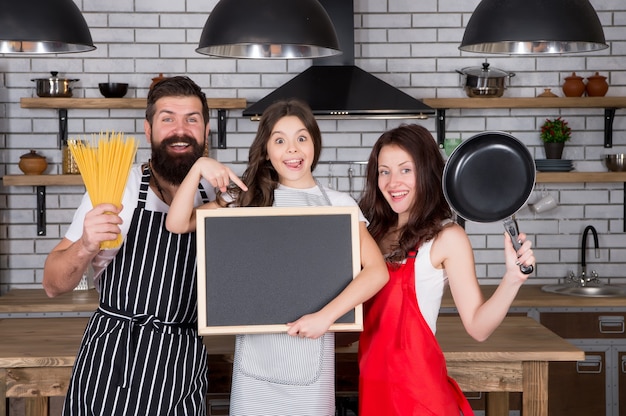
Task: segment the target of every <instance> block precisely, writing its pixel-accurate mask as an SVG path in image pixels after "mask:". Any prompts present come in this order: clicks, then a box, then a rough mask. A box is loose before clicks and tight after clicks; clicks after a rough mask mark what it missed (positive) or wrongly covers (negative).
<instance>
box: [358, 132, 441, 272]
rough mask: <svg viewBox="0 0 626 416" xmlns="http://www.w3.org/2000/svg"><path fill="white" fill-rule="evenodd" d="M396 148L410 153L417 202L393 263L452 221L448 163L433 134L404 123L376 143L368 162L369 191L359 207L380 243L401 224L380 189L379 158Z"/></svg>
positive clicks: (393, 255)
mask: <svg viewBox="0 0 626 416" xmlns="http://www.w3.org/2000/svg"><path fill="white" fill-rule="evenodd" d="M390 145H396V146H398V147H400V148H402V149H403V150H404V151H406V152H407V153H408V154H409V155H410V156H411V157H412V158H413V162H414V164H415V187H416V189H415V191H416V193H415V200H414V203H413V205H412V206H411V207H410V213H409V221H408V223H407V224H406V225H405V226H404V227H403V228H402V229H401V230H400V232H399V241H398V245H397V247H396V246H394V247H392V251H393V253H385V254H391V255H390V257H389V260H390V261H401V260H403V259H405V258H406V257H407V255H408V253H409V252H410V251H412V250H414V249H415V247H416V246H417V245H418V244H419V243H420V242H423V241H427V240H430V239H432V238H433V237H435V236H436V235H437V233H439V231H441V228H442V222H443V221H444V220H445V219H448V218H452V210H451V209H450V206H449V205H448V203H447V201H446V199H445V197H444V194H443V189H442V186H441V179H442V176H443V168H444V165H445V162H444V160H443V157H442V156H441V153H440V151H439V147H438V146H437V143H436V142H435V139H434V138H433V136H432V135H431V134H430V132H429V131H428V130H427V129H426V128H424V127H422V126H419V125H417V124H402V125H401V126H399V127H397V128H395V129H392V130H389V131H387V132H385V133H383V134H382V135H381V136H380V138H379V139H378V140H377V141H376V143H375V144H374V147H373V148H372V152H371V154H370V157H369V161H368V163H367V177H366V183H365V191H364V193H363V196H362V197H361V200H360V202H359V206H360V207H361V210H362V211H363V214H364V215H365V217H366V218H367V219H369V221H370V225H369V227H368V228H369V231H370V233H371V234H372V236H373V237H374V239H375V240H376V241H377V242H380V241H381V240H382V239H383V237H384V236H385V235H386V234H387V233H388V232H389V231H390V230H391V229H392V228H394V227H395V226H396V225H397V221H398V214H396V213H395V212H394V211H393V210H392V209H391V207H390V206H389V204H388V203H387V200H386V199H385V197H384V196H383V194H382V192H381V191H380V189H378V156H379V154H380V151H381V150H382V148H383V147H385V146H390Z"/></svg>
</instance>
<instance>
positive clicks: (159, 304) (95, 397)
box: [43, 76, 239, 416]
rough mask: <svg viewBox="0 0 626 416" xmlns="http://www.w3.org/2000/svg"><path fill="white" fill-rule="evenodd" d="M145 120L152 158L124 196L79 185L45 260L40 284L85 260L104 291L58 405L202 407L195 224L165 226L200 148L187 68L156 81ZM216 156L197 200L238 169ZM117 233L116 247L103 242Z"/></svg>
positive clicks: (54, 281) (200, 123) (79, 271)
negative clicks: (85, 191)
mask: <svg viewBox="0 0 626 416" xmlns="http://www.w3.org/2000/svg"><path fill="white" fill-rule="evenodd" d="M144 128H145V133H146V138H147V140H148V142H149V143H150V145H151V148H152V155H151V160H149V161H147V162H146V163H144V164H141V165H136V166H134V167H133V168H132V169H131V173H130V175H129V178H128V182H127V185H126V188H125V191H124V196H123V200H122V207H117V206H115V205H113V204H101V205H98V206H95V207H93V206H92V205H91V202H90V200H89V197H88V195H85V196H84V197H83V200H82V202H81V205H80V207H79V208H78V209H77V211H76V213H75V214H74V219H73V220H72V223H71V225H70V227H69V229H68V230H67V232H66V234H65V237H64V238H63V239H62V240H61V241H60V242H59V244H58V245H57V246H56V247H55V248H54V249H53V250H52V251H51V252H50V254H49V255H48V258H47V259H46V263H45V266H44V276H43V287H44V289H45V291H46V293H47V294H48V296H50V297H54V296H57V295H60V294H62V293H65V292H69V291H71V290H73V289H74V288H75V287H76V286H77V285H78V284H79V282H80V280H81V278H82V276H83V274H84V273H85V272H86V270H87V269H88V268H90V267H91V268H92V269H93V274H94V282H95V286H96V288H97V290H98V292H99V298H100V305H99V307H98V309H97V310H96V311H95V313H94V314H93V316H92V317H91V319H90V320H89V323H88V325H87V328H86V330H85V334H84V336H83V340H82V343H81V347H80V350H79V352H78V356H77V358H76V362H75V364H74V369H73V371H72V377H71V380H70V385H69V389H68V393H67V396H66V398H65V404H64V409H63V414H64V415H107V416H111V415H124V416H126V415H131V414H134V415H165V414H167V415H172V416H174V415H202V416H205V415H206V403H205V400H206V399H205V397H206V392H207V379H208V376H207V353H206V350H205V347H204V344H203V342H202V338H201V337H199V336H198V333H197V294H196V246H195V234H193V233H188V234H173V233H170V232H168V231H167V229H166V228H165V217H166V215H167V212H168V209H169V204H170V203H171V201H172V199H173V197H174V195H175V194H176V191H177V189H178V186H179V185H180V183H181V182H182V180H183V179H184V177H185V175H186V174H187V172H188V170H189V168H190V167H191V166H192V165H193V163H194V162H195V161H196V160H197V159H198V158H199V157H201V156H202V155H203V154H204V150H205V148H206V144H207V140H208V135H209V108H208V105H207V102H206V97H205V95H204V93H203V92H202V90H201V89H200V87H199V86H198V85H197V84H196V83H194V82H193V81H192V80H191V79H189V78H188V77H183V76H177V77H172V78H166V79H164V80H162V81H160V82H159V83H158V84H156V85H155V86H154V87H152V89H151V90H150V92H149V94H148V101H147V107H146V120H145V122H144ZM212 166H213V167H214V171H213V173H214V174H212V175H209V177H208V179H207V180H206V181H205V182H204V183H201V184H200V185H199V187H198V192H197V195H196V197H195V204H196V205H200V204H202V203H205V202H209V201H211V200H213V199H215V187H219V188H224V189H225V185H226V184H228V183H229V182H230V181H231V180H233V181H235V182H238V181H239V178H237V176H236V175H235V174H234V173H233V172H232V170H231V169H229V168H228V167H226V166H224V165H222V164H221V163H219V162H217V161H214V160H213V161H212ZM120 233H121V234H122V236H123V243H122V245H121V247H119V248H117V249H108V250H101V249H100V243H101V242H103V241H107V240H114V239H115V238H116V237H117V236H118V234H120Z"/></svg>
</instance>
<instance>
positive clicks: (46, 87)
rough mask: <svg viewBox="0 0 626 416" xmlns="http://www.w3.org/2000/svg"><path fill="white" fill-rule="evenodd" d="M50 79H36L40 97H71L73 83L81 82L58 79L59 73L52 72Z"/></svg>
mask: <svg viewBox="0 0 626 416" xmlns="http://www.w3.org/2000/svg"><path fill="white" fill-rule="evenodd" d="M50 74H51V75H52V76H51V77H49V78H34V79H31V81H35V82H36V84H37V96H38V97H71V96H72V83H74V82H76V81H79V80H78V79H68V78H59V77H57V74H58V72H56V71H51V72H50Z"/></svg>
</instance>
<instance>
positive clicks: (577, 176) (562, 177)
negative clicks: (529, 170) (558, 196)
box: [536, 172, 626, 183]
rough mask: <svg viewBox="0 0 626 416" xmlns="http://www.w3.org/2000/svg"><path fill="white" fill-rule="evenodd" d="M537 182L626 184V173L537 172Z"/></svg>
mask: <svg viewBox="0 0 626 416" xmlns="http://www.w3.org/2000/svg"><path fill="white" fill-rule="evenodd" d="M536 182H537V183H550V182H552V183H575V182H626V172H537V179H536Z"/></svg>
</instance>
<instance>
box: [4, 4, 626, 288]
mask: <svg viewBox="0 0 626 416" xmlns="http://www.w3.org/2000/svg"><path fill="white" fill-rule="evenodd" d="M591 2H592V4H593V5H594V7H595V8H596V10H597V12H598V14H599V17H600V19H601V21H602V23H603V25H604V30H605V35H606V37H607V41H608V42H609V44H610V48H609V49H608V50H605V51H601V52H595V53H589V54H577V55H570V56H562V57H554V56H542V57H534V56H532V57H531V56H521V57H510V56H488V57H487V58H488V60H489V62H490V63H491V65H492V67H496V68H499V69H503V70H505V71H510V72H515V73H516V76H515V77H513V78H512V79H511V87H510V88H509V89H508V90H507V92H506V96H508V97H533V96H536V95H537V94H539V93H541V92H542V91H543V89H544V88H552V90H553V91H554V92H555V93H557V94H559V95H561V90H560V85H561V84H562V83H563V80H564V78H565V77H566V76H568V75H570V74H571V73H572V72H573V71H576V72H577V73H578V74H579V75H581V76H584V77H586V76H589V75H592V74H593V73H594V72H596V71H599V72H600V73H601V74H603V75H607V76H608V77H609V78H608V81H609V84H610V86H611V87H610V90H609V93H608V95H613V96H626V6H625V5H624V4H623V2H622V1H616V0H591ZM76 3H77V4H78V6H79V8H80V9H81V10H82V11H83V14H84V16H85V18H86V20H87V22H88V24H89V26H90V29H91V33H92V37H93V39H94V42H95V44H96V46H97V48H98V49H97V50H96V51H93V52H88V53H82V54H71V55H60V56H9V55H7V56H3V59H2V61H1V63H0V74H1V78H0V115H1V116H2V117H0V146H1V148H2V149H3V150H2V153H1V155H2V157H1V159H0V175H4V174H19V173H20V171H19V169H18V167H17V163H18V161H19V156H20V155H22V154H24V153H26V152H27V151H28V150H29V149H37V150H38V151H39V152H40V153H41V154H43V155H45V156H46V157H47V159H48V161H49V164H50V167H49V169H48V171H47V173H51V174H55V173H59V172H60V161H61V152H60V150H59V149H58V138H57V135H58V118H57V112H56V110H46V109H22V108H20V104H19V100H20V98H21V97H29V96H33V95H34V83H33V82H32V81H31V78H38V77H42V76H46V75H47V74H48V72H49V71H53V70H56V71H59V72H60V74H61V75H62V76H67V77H70V78H79V79H80V81H79V82H78V83H77V88H76V89H75V93H74V95H75V96H78V97H99V96H100V94H99V92H98V89H97V84H98V83H99V82H103V81H108V80H111V81H120V82H128V83H129V84H130V91H129V93H128V95H127V96H128V97H145V96H146V94H147V88H148V87H149V85H150V83H151V78H152V77H155V76H157V75H158V74H159V73H164V74H165V75H175V74H187V75H189V76H191V77H192V78H193V79H194V80H196V81H197V82H198V83H199V84H200V85H201V86H202V87H203V88H204V89H205V92H206V93H207V95H208V96H210V97H229V98H234V97H243V98H246V99H247V100H248V101H250V102H253V101H256V100H257V99H259V98H261V97H263V96H264V95H266V94H267V93H269V92H271V91H272V90H273V89H274V88H276V87H277V86H279V85H281V84H282V83H284V82H285V81H287V80H289V79H291V78H292V77H293V76H295V75H296V74H297V73H299V72H301V71H303V70H304V69H306V68H307V67H308V66H309V65H310V61H308V60H296V61H285V60H272V61H269V60H268V61H252V60H233V59H221V58H209V57H206V56H204V55H199V54H197V53H196V52H195V48H196V47H197V42H198V39H199V38H200V33H201V31H202V26H203V25H204V22H205V21H206V18H207V16H208V14H209V12H210V10H211V9H212V8H213V7H214V5H215V4H216V3H217V0H211V1H206V0H186V1H174V2H173V1H165V0H156V1H155V0H134V1H123V2H122V1H114V0H76ZM477 4H478V0H470V1H459V0H420V1H411V0H355V26H356V28H355V58H356V64H357V65H358V66H360V67H361V68H363V69H365V70H367V71H370V72H372V73H374V74H375V75H376V76H378V77H380V78H382V79H383V80H385V81H387V82H389V83H391V84H393V85H395V86H397V87H399V88H401V89H402V90H403V91H405V92H407V93H409V94H411V95H413V96H415V97H418V98H423V97H463V96H464V93H463V91H462V90H461V88H460V87H459V75H458V74H457V73H456V71H455V70H456V69H461V68H464V67H468V66H478V65H480V64H481V63H482V62H483V60H484V58H485V57H484V56H481V55H477V54H466V53H463V54H462V53H460V52H459V50H458V44H459V42H460V40H461V38H462V36H463V30H464V26H465V24H466V22H467V20H468V19H469V17H470V15H471V13H472V11H473V10H474V8H475V6H476V5H477ZM559 115H562V116H563V117H565V118H566V119H567V120H568V121H570V124H571V125H572V127H573V129H574V136H573V139H572V141H571V142H570V143H568V144H567V146H566V149H565V154H564V158H567V159H572V160H574V161H575V164H576V168H577V170H580V171H601V170H604V168H603V166H602V164H601V162H600V158H601V156H602V155H603V154H605V153H607V152H625V151H626V137H625V136H626V134H625V132H626V110H618V111H617V115H616V118H615V122H614V147H613V149H610V150H609V149H604V148H603V145H602V144H603V126H604V121H603V111H602V110H601V109H562V110H561V109H514V110H509V109H494V110H454V109H453V110H449V111H448V112H447V116H448V117H447V125H446V128H447V130H448V132H449V135H455V136H461V137H462V138H464V139H466V138H469V137H471V136H472V135H474V134H476V133H478V132H481V131H484V130H503V131H506V132H509V133H511V134H513V135H514V136H516V137H518V138H519V139H520V140H522V141H523V142H524V143H525V144H526V145H527V146H528V147H529V148H530V149H531V151H532V152H533V153H534V155H535V156H536V157H537V158H543V157H544V154H543V149H542V147H541V146H540V142H539V139H538V128H539V125H540V124H541V123H542V121H543V119H544V118H545V117H554V116H559ZM215 119H216V113H215V112H213V113H212V120H215ZM402 122H412V120H389V121H382V120H320V126H321V128H322V131H323V132H324V142H325V148H324V150H323V153H322V160H324V161H364V160H366V159H367V156H368V155H369V148H370V147H371V145H372V143H373V142H374V141H375V140H376V139H377V137H378V136H379V135H380V133H381V132H382V131H384V130H386V129H389V128H393V127H395V126H397V125H398V124H400V123H402ZM419 123H421V124H423V125H424V126H426V127H427V128H428V129H430V130H431V131H432V132H433V133H434V132H435V122H434V120H433V119H432V118H431V119H429V120H425V121H420V122H419ZM215 124H216V123H215V122H214V123H213V125H214V126H215ZM227 127H228V149H220V150H217V149H215V150H213V155H214V156H215V157H217V158H218V159H219V160H221V161H223V162H225V163H229V164H231V165H232V166H233V167H234V168H235V169H236V170H237V171H238V172H241V171H243V168H244V166H245V161H246V160H247V156H248V153H247V149H248V146H249V145H250V142H251V141H252V138H253V135H254V132H255V130H256V123H254V122H251V121H250V120H247V119H245V118H243V117H241V115H240V112H238V111H230V112H229V119H228V126H227ZM107 129H109V130H111V129H115V130H121V131H124V132H126V133H127V134H129V135H132V134H134V135H136V136H137V137H139V138H140V139H141V142H142V147H141V149H140V152H139V157H138V158H139V160H145V159H146V158H147V156H148V154H149V151H148V148H147V145H146V144H145V140H144V139H143V137H144V136H143V111H141V110H69V134H70V136H72V135H74V136H77V135H83V134H91V133H97V132H99V131H101V130H107ZM212 140H213V141H214V142H215V140H216V138H215V134H214V133H213V134H212ZM331 166H332V168H331ZM349 168H353V169H354V171H355V174H356V175H357V178H356V179H355V180H354V182H353V184H352V187H353V189H354V190H355V191H354V193H355V196H357V195H356V194H357V193H358V190H360V189H361V188H362V185H363V181H362V177H360V176H361V175H362V173H363V166H362V165H359V164H355V165H352V166H351V165H349V164H340V163H334V164H332V165H328V164H321V165H320V166H319V168H318V170H317V176H318V177H319V178H320V179H321V180H322V182H328V181H332V182H333V183H334V184H335V186H337V187H338V188H339V189H341V190H345V191H348V190H349V189H350V183H349V181H348V178H347V172H348V169H349ZM330 169H332V172H329V170H330ZM330 173H332V178H331V175H330ZM46 191H47V198H46V205H47V213H46V215H47V223H48V226H47V230H46V232H47V235H46V236H43V237H38V236H37V235H36V226H35V201H36V199H35V190H34V188H32V187H3V186H0V218H1V221H0V293H4V292H6V291H7V290H8V289H9V288H11V287H21V288H28V287H40V283H41V278H42V267H43V263H44V260H45V257H46V255H47V253H48V252H49V250H50V249H51V248H52V247H53V246H54V245H55V244H56V242H57V241H58V239H59V238H61V237H62V236H63V233H64V232H65V229H66V227H67V224H68V223H69V221H70V220H71V218H72V213H73V210H74V208H75V207H76V205H77V204H78V201H79V200H80V197H81V195H82V192H83V191H84V189H83V188H82V187H69V186H68V187H58V186H51V187H48V188H47V189H46ZM542 191H545V192H550V193H552V194H553V195H554V196H555V197H557V199H558V201H559V204H560V205H559V207H558V208H557V209H556V210H553V211H550V212H548V213H545V214H542V215H536V216H535V215H533V214H532V213H530V211H529V210H528V209H527V208H524V209H523V210H521V212H520V213H519V215H518V220H519V222H520V228H521V229H522V231H524V232H527V233H529V234H531V235H532V239H533V240H534V242H535V252H536V255H537V258H538V261H539V264H538V266H537V275H538V277H537V278H533V282H535V283H546V282H552V281H553V279H554V278H558V277H563V276H564V275H565V274H566V273H567V271H568V270H570V269H573V270H576V271H578V264H579V262H580V249H579V246H580V232H581V231H582V230H583V229H584V227H585V226H586V225H588V224H592V225H594V226H595V227H596V228H597V229H598V232H599V233H600V246H601V251H600V253H601V258H599V259H596V258H595V257H594V255H593V251H592V250H589V252H588V255H587V259H588V263H589V267H590V268H594V269H597V270H598V273H599V274H600V276H601V277H610V278H612V279H613V281H614V282H617V281H619V279H618V278H620V277H622V278H623V277H625V276H626V274H625V273H624V270H625V269H626V236H625V233H624V232H623V223H624V219H623V213H624V211H623V203H624V187H623V184H621V183H617V184H595V183H594V184H582V183H581V184H545V185H540V186H539V187H538V189H537V190H536V192H535V194H534V195H533V198H534V197H535V196H536V195H539V194H540V193H541V192H542ZM467 230H468V233H469V234H470V237H471V240H472V244H473V245H474V248H475V256H476V261H477V272H478V275H479V277H480V278H481V280H482V281H483V282H485V283H486V282H489V283H495V282H497V279H498V278H499V276H501V274H502V272H503V265H502V238H503V237H502V233H503V229H502V226H501V225H500V224H499V223H495V224H474V223H468V224H467ZM621 282H622V283H626V278H623V279H621Z"/></svg>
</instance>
